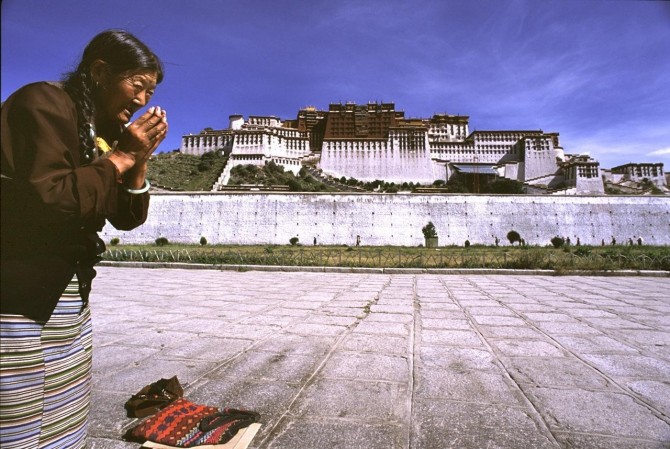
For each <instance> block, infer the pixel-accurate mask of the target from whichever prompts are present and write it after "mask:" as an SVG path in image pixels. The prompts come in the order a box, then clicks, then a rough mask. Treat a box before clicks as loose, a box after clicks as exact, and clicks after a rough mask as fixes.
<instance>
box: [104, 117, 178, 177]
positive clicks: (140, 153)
mask: <svg viewBox="0 0 670 449" xmlns="http://www.w3.org/2000/svg"><path fill="white" fill-rule="evenodd" d="M167 130H168V123H167V113H166V112H165V110H162V109H161V108H160V106H156V107H151V108H149V109H148V110H147V111H146V112H145V113H144V114H142V115H141V116H140V117H139V118H138V119H137V120H135V121H134V122H133V123H131V124H130V125H128V126H127V127H126V129H125V130H124V131H123V133H122V134H121V137H120V138H119V141H118V144H117V146H116V148H115V149H114V151H113V152H112V154H110V156H109V159H110V160H111V161H112V162H113V163H114V165H116V167H117V168H118V170H119V172H120V173H121V174H124V173H126V172H127V171H129V170H131V169H133V168H135V167H137V168H136V169H135V170H133V171H137V170H139V171H140V172H146V162H147V161H148V160H149V157H150V156H151V155H152V154H153V152H154V151H156V148H158V145H160V143H161V142H162V141H163V140H164V139H165V137H166V136H167ZM142 166H144V167H142ZM142 182H144V177H143V176H142Z"/></svg>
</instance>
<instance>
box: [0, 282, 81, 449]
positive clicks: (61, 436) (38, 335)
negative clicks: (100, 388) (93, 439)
mask: <svg viewBox="0 0 670 449" xmlns="http://www.w3.org/2000/svg"><path fill="white" fill-rule="evenodd" d="M78 287H79V284H78V282H77V278H76V276H75V277H74V278H73V279H72V281H71V282H70V284H69V285H68V287H67V289H66V290H65V292H64V293H63V295H62V296H61V298H60V300H59V302H58V305H57V306H56V309H55V310H54V312H53V314H52V315H51V318H49V321H47V322H46V324H45V323H38V322H36V321H33V320H30V319H28V318H26V317H24V316H22V315H0V338H1V342H0V447H2V449H10V448H11V449H13V448H21V449H27V448H40V449H41V448H84V447H86V433H87V428H88V412H89V408H90V396H91V360H92V352H93V347H92V334H91V314H90V311H89V308H88V305H86V306H84V307H83V308H82V306H83V303H82V299H81V297H80V296H79V292H78V290H79V288H78Z"/></svg>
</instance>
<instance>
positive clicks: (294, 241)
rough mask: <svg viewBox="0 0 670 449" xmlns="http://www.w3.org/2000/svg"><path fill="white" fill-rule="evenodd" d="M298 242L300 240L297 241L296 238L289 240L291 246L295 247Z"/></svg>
mask: <svg viewBox="0 0 670 449" xmlns="http://www.w3.org/2000/svg"><path fill="white" fill-rule="evenodd" d="M299 241H300V239H299V238H298V237H291V239H290V240H289V243H290V244H291V245H292V246H295V245H297V244H298V242H299Z"/></svg>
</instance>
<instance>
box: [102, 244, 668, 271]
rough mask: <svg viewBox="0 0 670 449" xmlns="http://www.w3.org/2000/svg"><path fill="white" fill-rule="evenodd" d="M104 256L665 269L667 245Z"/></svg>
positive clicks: (149, 248) (146, 251)
mask: <svg viewBox="0 0 670 449" xmlns="http://www.w3.org/2000/svg"><path fill="white" fill-rule="evenodd" d="M103 258H104V259H105V260H121V261H123V260H135V261H162V262H192V263H206V264H207V263H208V264H248V265H288V266H331V267H371V268H404V267H415V268H527V269H552V270H558V271H570V270H619V269H630V270H641V269H646V270H650V269H651V270H667V271H670V247H667V246H663V247H656V246H618V245H617V246H602V247H601V246H579V247H576V246H570V247H565V248H558V249H557V248H553V247H537V246H523V247H518V246H500V247H492V246H470V247H468V248H465V247H458V246H443V247H439V248H423V247H398V246H360V247H348V246H324V245H317V246H307V245H305V246H302V245H295V246H291V245H175V244H168V245H164V246H157V245H144V246H139V245H118V246H111V245H108V250H107V252H105V253H104V254H103Z"/></svg>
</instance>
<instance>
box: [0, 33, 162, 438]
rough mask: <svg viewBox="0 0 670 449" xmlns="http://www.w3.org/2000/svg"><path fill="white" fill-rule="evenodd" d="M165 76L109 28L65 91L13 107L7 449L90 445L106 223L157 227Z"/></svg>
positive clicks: (2, 367) (9, 107) (6, 133)
mask: <svg viewBox="0 0 670 449" xmlns="http://www.w3.org/2000/svg"><path fill="white" fill-rule="evenodd" d="M162 79H163V69H162V65H161V63H160V61H159V59H158V58H157V57H156V55H155V54H154V53H153V52H152V51H151V50H150V49H149V48H148V47H147V46H146V45H145V44H144V43H142V42H141V41H139V40H138V39H137V38H136V37H135V36H133V35H132V34H130V33H127V32H124V31H118V30H110V31H105V32H102V33H100V34H98V35H97V36H95V37H94V38H93V39H92V40H91V42H90V43H89V44H88V45H87V47H86V48H85V50H84V53H83V56H82V59H81V61H80V63H79V65H78V66H77V68H76V69H75V70H74V71H73V72H71V73H69V74H68V75H66V77H65V78H64V79H63V80H62V82H60V83H52V82H38V83H33V84H29V85H27V86H24V87H22V88H20V89H19V90H17V91H16V92H15V93H13V94H12V95H11V96H10V97H9V98H7V100H6V101H5V102H4V103H3V105H2V113H1V123H2V134H1V136H0V138H1V142H2V147H1V150H2V200H1V207H2V226H1V233H2V265H1V272H2V300H1V302H0V304H1V306H0V332H1V333H2V346H1V348H0V446H1V447H2V448H3V449H10V448H38V447H39V448H43V447H50V448H83V447H86V440H87V435H86V434H87V428H88V414H89V408H90V391H91V354H92V337H91V318H90V312H89V307H88V297H89V292H90V289H91V282H92V280H93V278H94V277H95V270H94V269H93V266H94V265H95V264H96V263H97V261H98V260H100V259H99V255H100V254H101V253H102V252H103V251H104V250H105V245H104V243H103V242H102V240H100V238H99V237H98V234H97V232H98V231H100V230H101V229H102V227H103V225H104V224H105V221H106V220H109V222H110V223H111V224H112V225H113V226H114V227H116V228H117V229H122V230H130V229H133V228H135V227H137V226H139V225H140V224H142V223H143V222H144V221H145V220H146V216H147V210H148V207H149V194H148V191H149V181H147V180H146V179H145V174H146V171H147V161H148V159H149V157H150V156H151V154H152V153H153V152H154V151H155V150H156V148H157V147H158V145H159V144H160V143H161V142H162V141H163V139H165V136H166V133H167V129H168V125H167V116H166V113H165V111H164V110H161V108H160V107H155V108H150V109H149V110H148V111H146V112H144V113H143V114H141V115H140V116H139V117H138V118H137V120H135V121H134V122H132V123H131V122H130V120H131V117H132V116H133V114H135V112H137V111H138V110H139V109H140V108H142V107H144V106H146V104H147V103H148V102H149V100H150V98H151V96H152V95H153V93H154V90H155V89H156V85H157V84H158V83H160V82H161V81H162Z"/></svg>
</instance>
